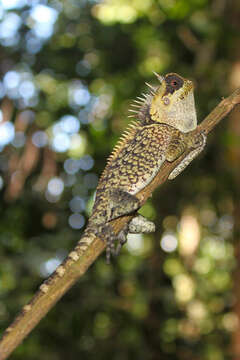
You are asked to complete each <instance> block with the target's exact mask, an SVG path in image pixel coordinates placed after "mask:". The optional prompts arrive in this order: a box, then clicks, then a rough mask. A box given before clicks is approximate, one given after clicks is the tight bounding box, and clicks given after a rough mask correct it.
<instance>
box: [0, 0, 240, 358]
mask: <svg viewBox="0 0 240 360" xmlns="http://www.w3.org/2000/svg"><path fill="white" fill-rule="evenodd" d="M239 34H240V3H239V0H212V1H210V0H169V1H167V0H144V1H143V0H105V1H104V0H103V1H98V0H64V1H60V0H52V1H51V0H49V1H48V0H42V1H41V0H33V1H28V0H2V1H0V45H1V46H0V74H1V81H0V98H1V111H0V170H1V176H0V188H1V193H0V196H1V202H0V334H1V332H2V331H3V330H4V329H5V328H6V327H7V326H8V325H9V323H10V321H11V320H12V319H13V318H14V316H15V315H16V313H17V312H18V311H19V309H20V308H21V306H22V305H24V304H25V303H26V302H27V301H28V300H29V299H30V298H31V296H32V295H33V294H34V292H35V291H36V290H37V288H38V286H39V284H40V283H41V282H42V281H43V279H45V278H46V277H48V276H49V275H50V274H51V273H52V271H53V270H54V269H55V268H56V266H57V265H58V264H59V263H60V262H61V261H62V260H63V259H64V257H65V256H66V254H67V253H68V252H69V251H70V249H72V248H73V247H74V245H75V244H76V242H77V240H78V239H79V238H80V236H81V233H82V231H83V229H84V226H85V224H86V221H87V218H88V216H89V213H90V211H91V206H92V203H93V197H94V190H95V187H96V184H97V181H98V177H99V175H100V173H101V171H102V170H103V167H104V164H105V163H106V159H107V156H108V155H109V153H110V152H111V149H112V147H113V146H114V144H115V143H116V141H117V139H118V137H119V135H120V134H121V132H122V131H123V130H124V129H125V128H126V126H127V124H128V123H129V121H130V119H129V118H128V108H129V104H130V102H131V99H133V98H135V97H136V96H139V95H140V93H141V92H142V91H146V85H144V82H145V81H148V82H152V83H153V84H156V79H154V76H153V73H152V71H157V72H159V73H161V74H165V73H167V72H173V71H174V72H177V73H180V74H181V75H183V76H185V77H187V78H191V79H194V81H195V83H196V90H195V97H196V106H197V112H198V118H199V120H202V119H203V118H204V116H205V115H207V114H208V113H209V111H210V110H211V109H213V108H214V106H216V104H218V102H219V101H220V100H221V98H222V97H223V96H227V95H228V94H230V92H231V91H232V90H233V89H235V88H236V87H237V86H240V58H239V56H240V35H239ZM239 110H240V109H239V108H238V109H236V110H234V112H232V114H231V115H230V116H228V118H227V119H225V120H223V121H222V122H221V124H220V125H219V126H218V127H217V128H215V129H214V132H213V134H211V135H210V136H209V140H208V145H207V149H206V150H205V151H204V154H203V155H201V156H200V157H199V158H198V159H197V160H195V161H194V163H193V164H191V166H189V167H188V168H187V169H186V170H185V172H184V173H183V174H182V175H181V176H179V177H178V178H177V179H176V180H174V181H172V182H168V183H166V184H164V185H163V186H162V187H161V188H159V189H158V190H157V191H156V192H155V193H154V196H153V198H152V199H151V200H149V201H148V202H147V203H146V205H144V207H143V208H142V209H141V213H142V214H144V215H146V216H147V217H148V218H149V219H152V220H154V221H155V223H156V224H157V231H156V233H155V234H153V235H147V236H136V235H134V236H133V235H132V236H130V237H129V242H128V244H127V245H126V246H125V247H124V249H123V251H122V253H121V256H120V257H118V258H117V259H114V260H113V261H112V264H111V265H110V266H108V265H106V262H105V256H104V255H102V256H101V257H100V258H99V259H98V260H97V261H96V263H95V264H94V265H93V266H92V267H91V268H90V269H89V271H88V273H87V274H86V275H85V276H84V277H83V278H82V279H81V280H80V281H79V282H78V284H77V285H76V286H75V287H74V288H73V289H71V290H70V291H69V293H68V294H67V295H65V297H64V298H63V299H62V300H61V301H60V302H59V303H58V304H57V305H56V306H55V308H54V309H53V310H52V311H51V312H50V313H49V314H48V315H47V317H46V318H45V319H44V320H42V322H41V323H40V324H39V326H38V327H37V328H36V329H35V330H34V331H33V332H32V334H31V335H30V336H29V337H28V338H27V340H26V341H25V342H24V343H23V344H22V345H21V346H20V347H19V348H18V349H17V350H16V351H15V353H14V355H12V357H11V359H13V360H23V359H24V360H27V359H29V360H38V359H39V360H40V359H41V360H42V359H48V360H57V359H62V360H63V359H64V360H65V359H69V360H75V359H84V360H90V359H95V358H97V359H99V360H101V359H104V360H105V359H113V360H125V359H129V358H130V357H131V359H138V360H141V359H144V360H148V359H151V360H157V359H169V360H176V359H181V360H225V359H231V360H237V359H240V285H239V284H240V248H239V244H240V186H239V185H240V114H239Z"/></svg>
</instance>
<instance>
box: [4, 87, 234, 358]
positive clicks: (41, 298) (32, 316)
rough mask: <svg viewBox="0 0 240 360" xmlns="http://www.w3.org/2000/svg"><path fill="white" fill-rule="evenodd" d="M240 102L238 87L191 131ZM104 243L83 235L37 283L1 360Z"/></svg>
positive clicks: (144, 194) (168, 167) (161, 178)
mask: <svg viewBox="0 0 240 360" xmlns="http://www.w3.org/2000/svg"><path fill="white" fill-rule="evenodd" d="M238 104H240V88H238V89H237V90H235V91H234V92H233V93H232V94H231V95H230V96H229V97H228V98H226V99H223V100H222V101H221V102H220V103H219V104H218V105H217V106H216V108H215V109H214V110H213V111H212V112H211V113H210V114H209V115H208V116H207V117H206V118H205V119H204V120H203V121H202V123H201V124H200V125H199V126H198V127H197V129H196V130H194V133H200V132H204V133H205V134H208V133H209V132H210V131H211V130H212V129H213V128H214V127H215V126H216V125H217V124H218V123H219V122H220V121H221V120H222V119H223V118H224V117H225V116H226V115H227V114H228V113H229V112H230V111H231V110H232V109H233V108H234V107H235V105H238ZM188 153H189V151H186V152H185V153H184V154H183V155H182V156H181V157H179V158H178V159H177V160H175V161H174V162H172V163H169V162H167V161H165V163H164V164H163V165H162V166H161V169H160V171H159V173H158V174H157V176H156V177H155V178H154V179H153V180H152V182H151V183H150V184H148V185H147V186H146V188H145V189H143V190H142V191H141V192H139V193H138V194H137V196H138V197H139V199H140V200H141V205H143V204H144V203H145V202H146V200H147V199H148V197H149V196H151V194H152V192H153V191H154V190H155V189H156V187H158V186H159V185H161V184H163V183H164V182H165V181H166V180H167V178H168V175H169V174H170V172H171V171H172V170H173V169H174V168H175V167H176V166H177V165H178V164H179V163H180V162H181V161H182V159H183V158H184V157H185V156H186V155H187V154H188ZM130 219H131V216H123V217H121V218H118V219H116V220H114V221H112V225H113V228H114V230H115V231H116V232H118V231H120V230H121V229H122V228H123V226H124V225H125V224H126V223H127V222H128V221H129V220H130ZM105 246H106V244H105V243H104V242H103V241H102V240H101V239H99V238H97V237H91V236H90V237H87V236H86V235H83V237H82V239H81V245H80V243H78V245H77V246H76V247H75V249H74V250H73V251H72V252H71V253H70V254H69V256H68V258H67V259H66V260H65V261H64V262H63V264H61V265H60V266H59V267H58V268H57V270H56V271H55V272H54V274H53V275H52V276H50V278H49V279H48V280H47V281H46V282H45V283H43V284H42V285H41V286H40V289H39V290H38V291H37V293H36V294H35V296H34V297H33V299H32V300H31V301H30V302H29V303H28V304H27V305H25V306H24V307H23V309H22V311H21V312H20V314H19V315H18V316H17V317H16V319H15V320H14V322H13V323H12V324H11V325H10V326H9V327H8V329H7V330H6V331H5V333H4V335H3V337H2V339H1V340H0V360H4V359H6V358H7V357H8V356H9V355H10V354H11V353H12V352H13V350H14V349H15V348H16V347H17V346H18V345H19V344H20V343H21V342H22V340H23V339H24V338H25V337H26V336H27V335H28V334H29V333H30V331H31V330H32V329H33V328H34V327H35V326H36V325H37V324H38V323H39V321H40V320H41V319H42V318H43V317H44V316H45V315H46V314H47V313H48V311H49V310H50V309H51V308H52V307H53V306H54V305H55V303H56V302H57V301H58V300H59V299H60V298H61V297H62V296H63V295H64V294H65V293H66V292H67V291H68V290H69V289H70V288H71V287H72V286H73V285H74V284H75V282H76V281H77V280H78V279H79V278H80V277H81V276H82V275H83V274H84V273H85V272H86V271H87V269H88V268H89V266H90V265H91V264H92V263H93V262H94V261H95V260H96V258H97V257H98V256H99V255H100V254H101V253H102V251H103V250H104V248H105Z"/></svg>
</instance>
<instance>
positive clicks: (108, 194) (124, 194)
mask: <svg viewBox="0 0 240 360" xmlns="http://www.w3.org/2000/svg"><path fill="white" fill-rule="evenodd" d="M157 78H158V80H159V81H161V85H160V86H159V87H158V88H156V89H155V88H153V87H152V86H151V85H149V84H147V85H148V86H149V87H150V88H151V92H150V94H143V97H142V98H139V100H140V101H139V100H137V104H138V107H139V108H140V110H139V111H137V114H136V117H137V118H138V119H139V121H138V122H135V123H134V124H132V125H130V127H129V128H128V129H127V131H125V132H124V134H123V136H122V138H121V139H120V141H119V142H118V143H117V145H116V146H115V148H114V150H113V152H112V154H111V155H110V157H109V159H108V161H107V166H106V168H105V170H104V171H103V174H102V176H101V178H100V180H99V184H98V186H97V191H96V199H95V203H94V206H93V211H92V215H91V217H90V219H89V226H88V231H90V232H92V233H95V234H96V235H98V236H100V237H102V238H105V239H107V259H108V260H109V258H110V253H111V252H114V239H115V237H116V235H115V234H114V233H113V231H112V228H111V225H110V221H111V220H113V219H115V218H117V217H120V216H123V215H127V214H131V213H136V212H137V210H138V209H139V207H140V201H139V199H138V198H137V197H136V196H135V195H136V194H137V193H138V192H139V191H141V190H142V189H143V188H144V187H146V186H147V185H148V184H149V183H150V182H151V181H152V179H153V178H154V177H155V176H156V175H157V173H158V171H159V170H160V168H161V165H162V164H163V162H164V161H165V160H167V161H174V160H175V159H176V158H177V157H178V156H180V155H181V154H182V153H183V151H184V150H185V149H186V148H193V149H196V148H197V147H198V146H199V144H200V143H201V141H200V142H199V138H197V139H195V138H194V139H192V138H191V134H190V132H191V131H192V130H194V129H195V128H196V126H197V121H196V111H195V105H194V97H193V84H192V82H191V81H189V80H187V79H184V78H182V77H181V76H179V75H177V74H174V73H170V74H168V75H166V76H165V77H160V76H157ZM154 89H155V90H154ZM153 90H154V91H153ZM166 100H167V101H166ZM139 103H140V104H139ZM131 111H132V112H135V111H136V110H131ZM131 116H132V115H131ZM189 134H190V136H189ZM199 149H200V148H199ZM199 151H200V150H199ZM196 154H197V152H196V151H195V152H193V155H194V156H196ZM190 161H191V156H190V157H189V158H188V159H187V161H186V162H185V163H183V165H181V166H180V167H179V169H176V171H175V172H173V173H172V174H170V175H171V176H172V177H171V178H174V177H175V176H177V175H178V173H180V172H181V171H182V170H183V169H184V167H186V166H187V165H188V164H189V162H190ZM136 218H137V216H136V217H135V219H136ZM139 221H140V222H139V223H137V220H136V221H135V225H137V228H138V229H144V230H143V231H145V232H148V231H150V230H148V229H153V227H154V226H153V224H152V223H150V222H149V221H147V220H146V219H143V218H141V219H139ZM140 223H141V225H140ZM131 229H132V231H133V232H135V231H134V228H133V224H132V226H131ZM146 229H147V230H146ZM127 231H128V230H127V229H126V232H127ZM151 231H152V230H151ZM121 239H122V240H121V241H122V243H124V241H125V240H123V239H124V236H121Z"/></svg>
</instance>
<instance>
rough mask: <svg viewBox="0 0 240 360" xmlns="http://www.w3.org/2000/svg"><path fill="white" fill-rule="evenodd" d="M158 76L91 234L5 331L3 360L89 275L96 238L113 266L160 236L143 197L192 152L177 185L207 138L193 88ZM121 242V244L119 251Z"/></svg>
mask: <svg viewBox="0 0 240 360" xmlns="http://www.w3.org/2000/svg"><path fill="white" fill-rule="evenodd" d="M155 75H156V76H157V79H158V80H159V82H160V85H159V86H158V87H156V88H155V87H152V86H151V85H150V88H151V91H150V93H149V94H143V97H142V98H141V97H140V98H138V100H136V101H135V104H134V106H135V107H137V110H136V114H135V115H134V116H135V117H136V118H137V121H136V122H135V123H133V124H131V125H130V127H129V128H128V129H127V130H126V132H125V133H124V134H123V136H122V138H121V139H120V141H119V142H118V143H117V145H116V146H115V148H114V150H113V152H112V154H111V155H110V157H109V159H108V162H107V166H106V168H105V170H104V171H103V174H102V176H101V178H100V180H99V184H98V186H97V191H96V198H95V203H94V206H93V211H92V215H91V217H90V219H89V224H88V226H87V229H86V230H85V232H84V234H83V236H82V237H81V239H80V240H79V242H78V244H77V245H76V247H75V248H74V249H73V251H71V252H70V253H69V255H68V257H67V258H66V259H65V260H64V262H63V263H62V264H61V265H59V266H58V267H57V269H56V271H55V272H54V273H53V274H52V275H51V276H50V277H49V278H48V279H47V280H46V281H45V282H44V283H43V284H42V285H41V286H40V288H39V290H38V291H37V292H36V294H35V296H34V297H33V298H32V300H31V301H30V302H29V303H28V304H27V305H25V306H24V307H23V309H22V311H21V312H20V314H19V315H18V316H17V317H16V319H15V320H14V322H13V323H12V324H11V325H10V326H9V327H8V328H7V329H6V331H5V333H4V334H3V337H2V339H1V340H0V360H4V359H6V358H7V356H8V355H9V354H10V353H11V352H12V351H13V349H14V348H15V347H16V346H17V345H18V344H19V343H20V342H21V341H22V339H23V338H24V337H25V336H26V335H27V334H28V333H29V332H30V331H31V329H32V328H33V327H34V326H35V325H36V324H37V323H38V321H40V319H41V318H42V317H43V316H44V315H45V314H46V312H47V311H48V310H49V309H50V308H51V307H52V306H53V305H54V303H55V302H56V301H57V300H58V299H59V298H60V297H61V296H62V295H63V294H64V293H65V292H66V291H67V289H68V288H69V287H71V286H72V284H73V283H74V282H75V281H76V280H77V279H78V277H79V276H80V275H81V273H82V272H83V271H84V270H83V268H82V269H81V271H79V270H78V267H77V264H79V262H80V261H81V259H82V257H84V256H85V257H87V258H88V250H89V248H90V247H91V245H92V243H93V242H94V239H95V235H96V236H97V237H100V238H101V239H102V240H105V241H106V243H107V261H108V262H109V260H110V256H111V253H113V254H117V253H119V250H120V248H121V246H122V245H123V244H124V242H125V241H126V236H127V233H128V232H130V233H145V232H152V231H154V230H155V226H154V224H153V223H152V222H150V221H148V220H147V219H145V218H144V217H143V216H140V215H138V214H137V210H138V209H139V207H140V204H141V199H139V198H138V197H139V194H138V193H139V192H140V191H141V190H142V189H144V188H145V187H146V186H147V185H148V184H149V183H150V182H151V181H152V180H153V178H154V177H155V176H156V175H157V173H158V172H159V170H160V169H161V166H162V164H163V163H164V162H165V161H170V162H172V161H174V160H175V159H177V158H178V157H179V156H180V155H181V154H182V153H183V152H184V151H185V150H190V153H189V154H188V155H187V156H186V157H185V158H184V159H183V160H182V161H181V162H180V164H179V165H178V166H177V167H176V168H175V169H174V170H173V171H172V172H171V173H170V175H169V177H168V178H169V179H174V178H175V177H176V176H177V175H178V174H179V173H180V172H181V171H183V170H184V169H185V167H186V166H187V165H188V164H189V163H190V162H191V161H192V160H193V159H194V158H195V157H196V156H197V155H198V154H199V153H200V152H201V151H202V150H203V148H204V146H205V143H206V136H205V135H204V134H203V133H200V134H198V135H194V132H193V130H194V129H195V128H196V126H197V117H196V110H195V104H194V96H193V83H192V82H191V81H189V80H187V79H184V78H182V77H181V76H179V75H177V74H174V73H170V74H167V75H166V76H164V77H163V76H160V75H158V74H155ZM133 111H135V110H133ZM137 194H138V197H137V196H136V195H137ZM128 214H133V215H135V216H134V217H133V218H132V220H131V221H130V222H129V224H128V225H127V226H126V227H125V228H124V229H123V230H122V231H120V233H119V234H117V235H116V234H115V233H114V232H113V229H112V226H111V221H112V220H114V219H116V218H118V217H121V216H124V215H128ZM116 238H117V239H118V240H119V243H118V246H117V247H116V249H115V245H114V244H115V240H116ZM87 263H88V261H85V266H87Z"/></svg>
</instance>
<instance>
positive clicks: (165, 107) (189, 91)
mask: <svg viewBox="0 0 240 360" xmlns="http://www.w3.org/2000/svg"><path fill="white" fill-rule="evenodd" d="M155 75H156V76H157V78H158V80H159V81H160V83H161V85H160V86H159V87H158V88H157V89H156V90H155V93H154V94H153V96H152V99H151V104H150V106H149V113H150V117H151V120H152V121H153V122H157V123H162V124H167V125H170V126H173V127H175V128H176V129H178V130H180V131H182V132H184V133H186V132H188V131H191V130H193V129H195V128H196V126H197V116H196V109H195V103H194V95H193V83H192V81H190V80H187V79H184V78H183V77H181V76H180V75H178V74H175V73H170V74H167V75H165V76H160V75H158V74H156V73H155Z"/></svg>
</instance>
